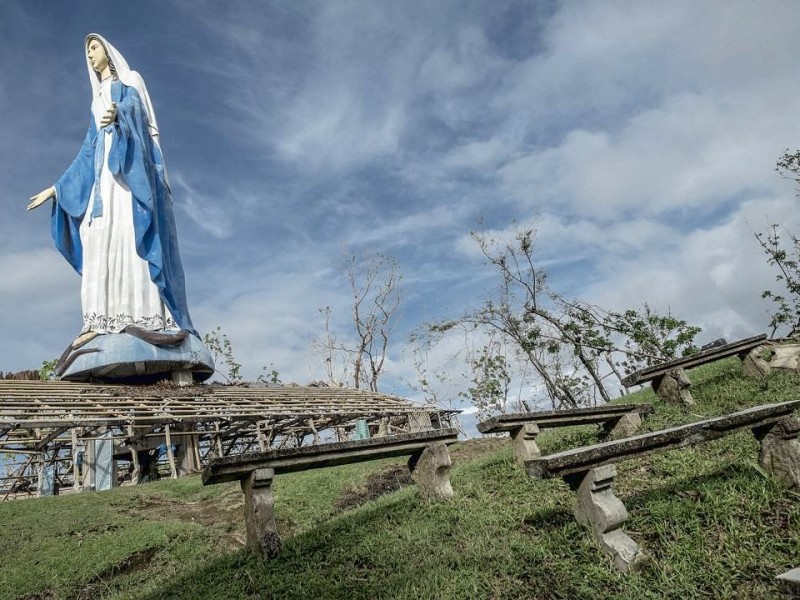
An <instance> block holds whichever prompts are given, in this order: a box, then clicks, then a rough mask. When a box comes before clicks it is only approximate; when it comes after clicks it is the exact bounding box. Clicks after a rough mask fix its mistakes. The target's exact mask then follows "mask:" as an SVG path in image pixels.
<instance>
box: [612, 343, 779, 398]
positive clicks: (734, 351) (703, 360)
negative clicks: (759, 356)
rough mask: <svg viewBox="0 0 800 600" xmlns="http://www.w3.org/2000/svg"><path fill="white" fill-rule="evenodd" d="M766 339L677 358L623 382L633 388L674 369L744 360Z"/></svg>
mask: <svg viewBox="0 0 800 600" xmlns="http://www.w3.org/2000/svg"><path fill="white" fill-rule="evenodd" d="M766 339H767V336H766V334H761V335H756V336H753V337H749V338H746V339H743V340H738V341H736V342H731V343H730V344H725V345H723V346H716V347H714V348H709V349H708V350H704V351H702V352H698V353H697V354H692V355H691V356H684V357H682V358H676V359H675V360H671V361H669V362H666V363H663V364H660V365H655V366H653V367H647V368H645V369H640V370H639V371H636V372H635V373H631V374H630V375H628V376H627V377H625V378H624V379H623V380H622V385H624V386H625V387H631V386H634V385H639V384H640V383H647V382H648V381H652V380H654V379H658V378H660V377H662V376H663V375H666V374H667V373H668V372H669V371H672V370H673V369H692V368H694V367H699V366H700V365H705V364H707V363H710V362H714V361H716V360H720V359H722V358H727V357H729V356H739V358H741V359H744V357H745V355H746V354H747V353H748V352H750V350H752V349H753V348H756V347H757V346H760V345H761V344H763V343H764V340H766Z"/></svg>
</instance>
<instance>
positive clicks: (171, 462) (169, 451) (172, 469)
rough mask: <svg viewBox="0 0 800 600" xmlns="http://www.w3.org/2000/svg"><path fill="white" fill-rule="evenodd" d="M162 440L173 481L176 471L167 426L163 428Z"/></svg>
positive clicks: (176, 476)
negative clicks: (165, 445)
mask: <svg viewBox="0 0 800 600" xmlns="http://www.w3.org/2000/svg"><path fill="white" fill-rule="evenodd" d="M164 439H165V442H166V444H167V458H168V459H169V470H170V473H171V474H172V478H173V479H177V478H178V470H177V469H176V468H175V454H174V453H173V452H172V438H170V435H169V425H165V426H164Z"/></svg>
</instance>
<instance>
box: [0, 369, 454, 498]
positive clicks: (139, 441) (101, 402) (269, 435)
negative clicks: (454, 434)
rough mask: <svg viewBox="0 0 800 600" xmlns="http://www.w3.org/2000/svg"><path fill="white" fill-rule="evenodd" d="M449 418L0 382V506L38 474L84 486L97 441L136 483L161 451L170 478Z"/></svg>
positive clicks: (250, 396)
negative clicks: (245, 457) (228, 459)
mask: <svg viewBox="0 0 800 600" xmlns="http://www.w3.org/2000/svg"><path fill="white" fill-rule="evenodd" d="M457 413H458V411H455V410H440V409H438V408H435V407H432V406H420V405H418V404H414V403H412V402H411V401H409V400H407V399H404V398H400V397H398V396H393V395H389V394H380V393H376V392H370V391H366V390H354V389H348V388H332V387H310V386H309V387H300V386H296V387H291V386H286V387H246V386H219V385H195V386H190V387H186V388H181V387H177V386H174V385H171V384H156V385H150V386H122V385H98V384H89V383H68V382H54V381H14V380H0V459H2V463H3V466H4V468H3V469H0V500H4V499H8V498H13V497H16V496H19V495H20V494H22V495H32V494H35V493H36V491H37V488H38V486H39V482H40V481H41V479H42V473H43V470H44V469H45V468H50V469H54V471H55V479H56V483H57V485H58V486H59V487H60V488H61V490H64V489H65V488H66V489H70V488H71V489H72V490H74V491H80V489H82V488H84V487H92V485H93V482H92V481H91V480H90V479H91V478H90V477H89V478H88V479H87V477H86V476H84V477H83V479H81V478H80V477H75V476H74V474H75V473H80V471H81V469H80V464H79V463H80V462H81V460H83V461H84V464H86V461H91V460H92V456H91V452H88V451H85V450H87V449H88V448H90V447H93V444H91V442H93V441H94V440H96V439H98V438H100V437H101V436H103V437H104V438H107V437H111V438H112V439H113V440H114V453H115V458H116V459H117V460H119V461H120V463H121V464H122V467H123V469H121V471H124V469H125V468H127V471H128V474H127V476H129V477H130V479H131V481H132V482H137V481H139V479H140V476H141V475H142V473H143V469H145V466H144V465H141V464H140V460H139V459H140V457H143V455H142V452H149V453H150V454H151V455H152V454H153V452H154V451H156V449H157V447H158V446H159V445H161V446H162V455H161V456H160V458H159V457H156V460H157V461H158V464H160V468H161V470H162V471H166V472H167V473H169V475H170V476H172V477H177V476H178V475H179V474H181V473H187V472H197V471H199V470H201V469H202V468H203V466H205V465H206V464H207V463H208V462H209V460H210V459H211V458H214V457H221V456H231V455H237V454H241V453H245V452H252V451H261V452H264V451H267V450H270V449H273V448H292V447H299V446H303V445H308V444H317V443H320V442H323V441H345V440H348V439H350V438H351V436H352V434H353V432H354V431H355V429H356V422H357V421H359V420H364V421H366V423H367V426H368V428H369V430H370V433H371V434H373V435H374V434H376V433H378V431H379V430H381V431H382V432H384V433H387V432H395V433H401V432H411V431H420V430H422V429H439V428H448V427H450V426H451V423H452V422H453V417H454V416H455V415H456V414H457ZM173 446H176V447H177V448H175V449H174V450H175V451H174V450H173ZM164 450H166V451H165V452H164ZM154 466H156V465H154Z"/></svg>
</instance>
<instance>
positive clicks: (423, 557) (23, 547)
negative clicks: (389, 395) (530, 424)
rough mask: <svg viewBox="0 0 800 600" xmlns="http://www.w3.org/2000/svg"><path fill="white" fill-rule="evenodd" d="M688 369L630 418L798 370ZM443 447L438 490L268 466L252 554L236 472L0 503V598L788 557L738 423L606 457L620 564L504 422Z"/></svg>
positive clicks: (791, 556)
mask: <svg viewBox="0 0 800 600" xmlns="http://www.w3.org/2000/svg"><path fill="white" fill-rule="evenodd" d="M691 377H692V380H693V381H694V383H695V384H694V387H693V394H694V397H695V399H696V400H697V402H698V403H697V406H696V407H694V408H693V409H692V411H691V412H687V411H684V410H681V409H678V408H673V407H665V406H662V405H659V406H658V407H657V412H656V414H655V415H654V416H653V417H651V418H650V419H649V420H648V421H647V422H646V424H645V427H646V429H648V430H653V429H659V428H662V427H665V426H667V425H673V424H678V423H685V422H690V421H695V420H699V419H701V418H705V417H708V416H713V415H718V414H724V413H726V412H731V411H733V410H736V409H739V408H742V407H745V406H752V405H755V404H763V403H766V402H775V401H782V400H789V399H795V398H797V397H800V377H797V376H791V375H777V376H773V377H771V378H770V379H769V380H767V381H764V382H759V381H754V380H750V379H747V378H745V377H744V376H743V375H741V374H740V370H739V365H738V361H737V360H736V359H731V360H728V361H723V362H720V363H717V364H715V365H711V366H709V367H707V368H702V369H696V370H694V371H692V374H691ZM631 400H633V401H639V402H653V401H654V396H653V394H652V393H651V392H650V391H643V392H640V393H638V394H636V395H634V396H629V397H627V398H626V400H625V401H631ZM595 440H596V438H595V431H594V429H593V428H592V427H583V428H573V429H572V430H558V431H549V432H545V433H543V434H542V435H541V436H540V437H539V440H538V441H540V442H541V443H540V446H541V447H542V449H543V451H545V452H552V451H557V450H560V449H565V448H568V447H575V446H578V445H582V444H585V443H593V442H594V441H595ZM452 455H453V462H454V467H453V470H452V483H453V488H454V490H455V492H456V497H455V498H454V499H452V500H451V501H448V502H445V503H439V504H435V503H434V504H426V503H423V502H420V500H419V498H418V496H417V491H416V489H415V488H414V487H413V486H408V487H402V488H401V489H399V491H394V492H391V493H387V494H385V495H382V496H380V497H379V498H378V499H377V500H374V501H367V502H366V503H364V504H363V505H361V506H357V507H356V508H350V507H352V506H356V505H358V504H360V503H361V502H362V501H365V500H367V499H368V498H370V497H372V496H374V495H375V494H376V493H379V492H380V491H381V490H382V489H384V488H389V489H392V488H396V487H397V486H398V485H400V484H402V483H403V481H404V478H403V476H402V470H401V469H397V468H396V467H395V466H394V465H397V464H401V463H402V461H391V460H390V461H378V462H374V463H364V464H361V465H351V466H346V467H337V468H332V469H322V470H318V471H309V472H305V473H296V474H292V475H285V476H280V477H278V478H277V479H276V483H275V496H276V503H275V504H276V514H277V517H278V525H279V529H280V530H281V534H282V535H283V537H284V543H285V546H284V548H285V549H284V553H283V554H282V555H281V557H280V558H278V559H277V560H275V561H272V562H270V563H266V564H265V563H261V562H259V561H257V560H256V559H254V558H252V557H250V556H249V555H248V554H247V552H246V551H244V550H243V549H242V540H243V537H244V536H243V521H242V516H241V514H242V513H241V510H242V494H241V492H240V491H239V489H238V486H237V485H236V484H230V485H221V486H212V487H208V488H204V487H202V486H201V485H200V482H199V478H196V477H191V478H185V479H181V480H176V481H165V482H159V483H155V484H149V485H145V486H140V487H138V488H122V489H117V490H113V491H111V492H104V493H98V494H81V495H76V496H71V497H62V498H46V499H41V500H32V501H19V502H8V503H3V504H0V523H2V525H0V527H2V534H1V535H0V598H27V599H34V598H101V597H108V598H139V599H143V598H148V599H156V598H192V599H196V598H378V597H380V598H598V597H609V598H612V597H613V598H631V599H633V598H635V599H637V600H638V599H641V598H695V597H713V598H733V597H738V598H764V597H770V596H774V597H780V596H779V592H778V590H777V588H776V586H775V584H774V577H775V575H776V574H778V573H781V572H783V571H785V570H788V569H789V568H791V567H794V566H798V565H800V502H798V501H799V500H800V493H798V492H797V491H792V490H787V489H784V488H781V487H780V486H779V485H778V484H776V483H775V482H774V481H773V480H772V479H770V478H769V477H768V476H767V475H766V474H765V473H763V472H762V470H761V469H760V468H759V467H758V464H757V460H756V457H757V443H756V442H755V440H754V439H753V436H752V435H750V434H749V433H748V432H744V433H741V434H737V435H733V436H729V437H727V438H723V439H721V440H717V441H715V442H711V443H708V444H704V445H701V446H698V447H695V448H688V449H683V450H674V451H670V452H667V453H662V454H659V455H655V456H652V457H649V458H646V459H642V460H630V461H627V462H623V463H619V464H618V471H619V476H618V478H617V480H616V484H615V486H616V490H617V494H618V495H619V496H620V497H621V498H622V499H623V501H624V502H625V504H626V506H627V507H628V509H629V511H630V513H631V518H630V520H629V521H628V522H627V524H626V527H625V529H626V531H627V532H628V533H629V534H630V535H631V536H632V537H633V538H634V539H635V540H636V541H637V542H638V543H639V544H640V545H641V546H642V547H643V548H644V550H645V551H646V552H647V553H648V554H649V556H650V557H651V561H650V563H649V565H648V566H646V567H645V569H644V570H642V571H641V572H639V573H637V574H634V575H632V576H623V575H621V574H619V573H618V572H617V571H615V570H614V569H613V567H612V566H611V561H610V559H609V558H608V557H607V556H606V555H604V554H603V553H601V552H600V550H599V549H598V548H597V547H596V546H595V544H594V542H593V540H592V538H591V536H590V535H589V534H588V532H587V531H585V530H584V529H583V528H582V527H581V526H579V525H578V524H577V523H576V522H575V520H574V519H573V517H572V514H571V509H572V502H573V495H572V494H571V492H570V491H569V490H568V488H567V487H566V485H564V484H563V483H562V482H561V481H560V480H550V481H534V480H531V479H529V478H527V477H526V476H525V474H524V473H523V472H522V470H521V469H520V468H519V467H518V466H517V465H516V464H515V463H514V460H513V458H512V456H511V449H510V444H509V442H508V440H507V439H487V440H476V441H472V442H467V443H464V444H459V445H457V446H456V447H454V448H453V451H452Z"/></svg>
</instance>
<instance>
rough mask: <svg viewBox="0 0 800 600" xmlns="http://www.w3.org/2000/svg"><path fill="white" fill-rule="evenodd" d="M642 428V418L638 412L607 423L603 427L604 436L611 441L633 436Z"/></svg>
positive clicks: (626, 414)
mask: <svg viewBox="0 0 800 600" xmlns="http://www.w3.org/2000/svg"><path fill="white" fill-rule="evenodd" d="M641 426H642V417H641V416H640V415H639V413H638V412H635V411H634V412H629V413H625V414H624V415H622V416H621V417H620V418H619V419H616V420H613V421H608V422H607V423H606V424H605V425H604V426H603V429H604V435H605V437H609V438H612V439H616V438H626V437H628V436H631V435H634V434H635V433H636V432H637V431H639V428H640V427H641Z"/></svg>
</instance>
